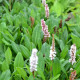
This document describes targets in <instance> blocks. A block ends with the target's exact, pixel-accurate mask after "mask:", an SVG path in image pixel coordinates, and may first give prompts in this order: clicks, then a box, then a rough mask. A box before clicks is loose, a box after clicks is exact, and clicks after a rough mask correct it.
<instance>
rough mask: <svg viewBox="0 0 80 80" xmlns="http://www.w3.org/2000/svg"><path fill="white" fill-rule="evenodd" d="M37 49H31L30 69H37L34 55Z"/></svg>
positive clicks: (36, 59)
mask: <svg viewBox="0 0 80 80" xmlns="http://www.w3.org/2000/svg"><path fill="white" fill-rule="evenodd" d="M37 51H38V50H37V49H32V54H31V57H30V71H31V72H33V71H37V64H38V57H37V55H36V53H37Z"/></svg>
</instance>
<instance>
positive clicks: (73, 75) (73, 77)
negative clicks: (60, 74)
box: [69, 71, 76, 80]
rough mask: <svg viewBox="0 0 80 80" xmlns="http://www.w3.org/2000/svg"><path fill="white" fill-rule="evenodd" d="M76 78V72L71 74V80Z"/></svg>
mask: <svg viewBox="0 0 80 80" xmlns="http://www.w3.org/2000/svg"><path fill="white" fill-rule="evenodd" d="M75 77H76V71H73V72H71V75H70V78H69V80H75Z"/></svg>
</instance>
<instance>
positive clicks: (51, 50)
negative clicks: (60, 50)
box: [49, 35, 56, 60]
mask: <svg viewBox="0 0 80 80" xmlns="http://www.w3.org/2000/svg"><path fill="white" fill-rule="evenodd" d="M49 57H50V58H51V60H53V59H54V58H55V57H56V51H55V41H54V35H53V40H52V46H51V48H50V56H49Z"/></svg>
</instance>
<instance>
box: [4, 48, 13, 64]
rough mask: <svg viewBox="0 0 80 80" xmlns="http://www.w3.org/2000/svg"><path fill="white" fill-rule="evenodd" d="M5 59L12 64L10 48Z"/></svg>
mask: <svg viewBox="0 0 80 80" xmlns="http://www.w3.org/2000/svg"><path fill="white" fill-rule="evenodd" d="M5 58H6V61H7V63H8V64H10V63H11V60H12V52H11V50H10V48H9V47H8V48H7V50H6V52H5Z"/></svg>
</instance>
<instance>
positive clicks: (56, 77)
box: [51, 74, 60, 80]
mask: <svg viewBox="0 0 80 80" xmlns="http://www.w3.org/2000/svg"><path fill="white" fill-rule="evenodd" d="M59 76H60V74H58V75H57V76H55V77H54V78H52V79H51V80H56V79H58V78H59Z"/></svg>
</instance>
